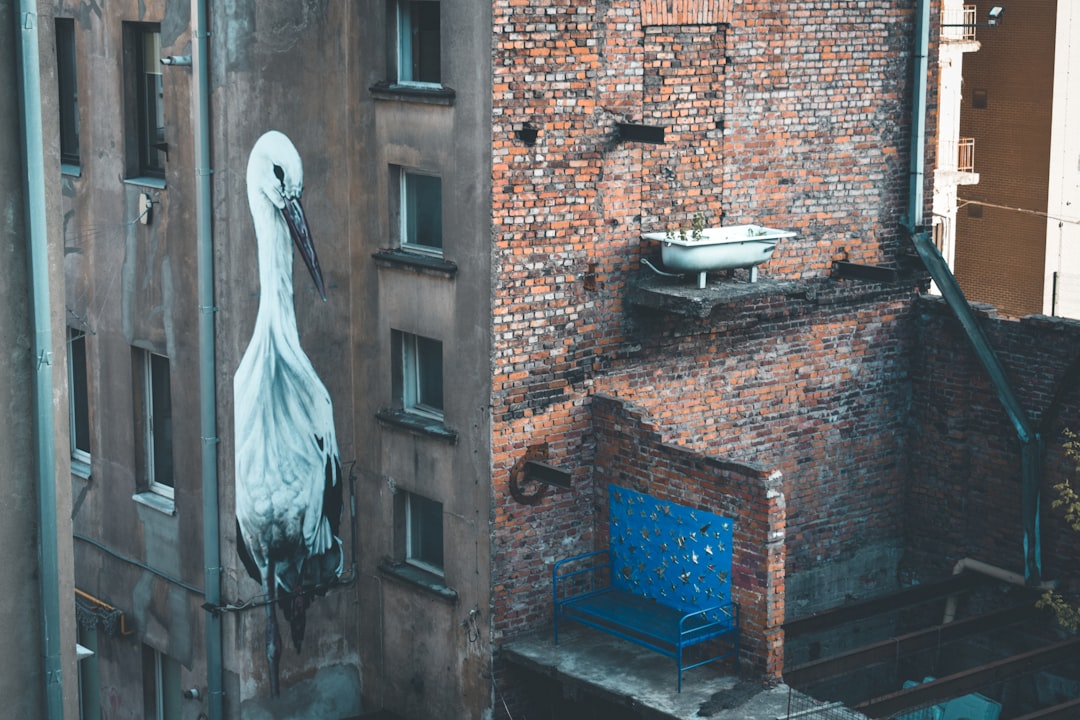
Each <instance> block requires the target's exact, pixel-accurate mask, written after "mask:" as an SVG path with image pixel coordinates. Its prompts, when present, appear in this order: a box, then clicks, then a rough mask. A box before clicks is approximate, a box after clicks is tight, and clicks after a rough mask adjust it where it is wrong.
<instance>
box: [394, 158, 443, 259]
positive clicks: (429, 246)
mask: <svg viewBox="0 0 1080 720" xmlns="http://www.w3.org/2000/svg"><path fill="white" fill-rule="evenodd" d="M398 180H399V182H398V202H399V212H398V238H399V242H400V245H401V248H402V249H403V250H409V251H412V252H420V253H425V254H429V255H438V256H440V257H441V256H442V254H443V242H442V178H440V177H439V176H437V175H431V174H427V173H421V172H416V171H414V170H406V169H405V168H398Z"/></svg>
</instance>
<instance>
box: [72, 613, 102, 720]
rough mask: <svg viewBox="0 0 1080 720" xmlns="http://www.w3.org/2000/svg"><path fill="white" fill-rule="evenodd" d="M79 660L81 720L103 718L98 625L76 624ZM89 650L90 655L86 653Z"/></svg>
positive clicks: (98, 719)
mask: <svg viewBox="0 0 1080 720" xmlns="http://www.w3.org/2000/svg"><path fill="white" fill-rule="evenodd" d="M76 632H77V635H76V637H77V638H78V645H79V646H80V647H76V653H77V659H78V661H79V720H101V691H100V690H99V689H98V661H97V650H98V639H97V628H96V627H83V625H82V623H78V624H77V626H76ZM84 652H89V653H90V654H89V655H86V654H84Z"/></svg>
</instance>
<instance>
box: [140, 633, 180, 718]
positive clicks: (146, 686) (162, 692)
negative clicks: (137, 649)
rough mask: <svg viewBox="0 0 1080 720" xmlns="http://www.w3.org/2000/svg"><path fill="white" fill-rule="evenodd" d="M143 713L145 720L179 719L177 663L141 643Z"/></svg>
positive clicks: (178, 671) (178, 665) (178, 666)
mask: <svg viewBox="0 0 1080 720" xmlns="http://www.w3.org/2000/svg"><path fill="white" fill-rule="evenodd" d="M142 655H143V657H142V666H143V708H144V712H143V717H144V718H146V719H147V720H179V718H180V701H181V699H182V698H183V695H182V693H181V690H180V663H178V662H177V661H176V660H174V659H172V658H170V657H169V656H168V655H164V654H162V653H160V652H158V651H157V650H155V649H154V648H152V647H150V646H148V645H143V647H142Z"/></svg>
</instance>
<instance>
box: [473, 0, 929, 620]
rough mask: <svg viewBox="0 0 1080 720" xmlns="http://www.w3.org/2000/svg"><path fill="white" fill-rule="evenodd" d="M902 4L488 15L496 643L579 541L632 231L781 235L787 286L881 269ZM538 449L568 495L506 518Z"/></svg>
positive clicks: (518, 8)
mask: <svg viewBox="0 0 1080 720" xmlns="http://www.w3.org/2000/svg"><path fill="white" fill-rule="evenodd" d="M909 5H910V4H909V3H907V2H897V1H896V0H878V1H877V2H870V3H854V2H826V1H824V0H822V1H821V2H818V3H790V4H781V5H779V6H778V4H777V3H774V2H764V0H762V1H761V2H744V3H741V4H738V5H736V6H732V7H731V9H730V13H731V14H730V20H731V23H730V25H683V26H651V25H650V26H643V25H642V23H641V14H640V5H639V3H638V2H636V1H632V0H612V2H609V3H595V4H593V3H586V4H582V3H578V2H570V1H569V0H563V1H562V2H553V1H548V2H541V3H537V2H530V3H525V2H518V1H517V0H498V1H497V2H496V3H495V5H494V8H493V10H494V14H493V18H494V31H495V42H494V51H493V62H492V68H493V73H494V76H493V77H494V81H493V82H494V84H493V98H492V100H493V106H492V120H493V125H492V127H493V141H492V148H493V165H492V178H493V233H494V237H493V251H492V252H493V267H494V272H495V274H496V281H495V287H496V296H495V297H494V298H493V317H492V323H493V333H494V337H495V348H494V365H493V368H492V373H493V399H492V408H491V410H492V420H493V446H494V457H493V469H492V470H493V482H494V484H495V496H496V500H495V507H494V508H493V517H494V522H495V534H494V538H493V547H494V553H495V567H494V572H495V578H496V580H495V585H496V587H495V599H494V605H495V607H494V609H493V611H494V612H493V617H494V618H495V623H496V635H497V637H496V639H497V640H498V639H500V638H501V637H502V636H503V633H506V632H517V631H519V630H524V629H527V628H528V627H530V626H531V625H532V624H533V623H534V622H537V621H539V620H541V619H543V618H545V617H546V614H548V613H549V612H550V610H549V608H547V601H546V598H545V597H544V595H543V593H542V591H541V590H539V589H531V588H530V587H528V586H529V585H530V584H531V582H532V580H534V579H535V578H537V577H542V576H543V573H544V570H545V568H546V566H547V563H548V562H549V561H550V558H551V556H552V553H553V552H554V548H556V547H557V548H558V549H560V550H563V551H573V550H577V549H581V548H585V547H587V546H589V545H590V544H591V542H592V530H591V523H590V522H586V521H588V520H590V514H589V500H588V499H587V498H588V496H589V493H590V491H591V488H590V486H589V482H590V472H589V460H590V454H591V444H590V442H591V439H590V437H589V434H588V398H589V395H590V393H591V384H592V382H593V379H594V378H597V377H602V376H603V375H604V374H605V373H607V372H609V371H611V370H612V369H613V368H616V367H618V366H620V365H622V364H625V362H626V360H625V358H626V357H627V354H628V350H629V349H631V348H632V347H633V345H634V343H636V342H637V341H636V340H635V339H633V338H631V337H628V335H627V332H628V323H629V322H630V321H631V314H632V313H630V312H628V309H627V308H626V307H624V301H623V299H624V297H625V295H626V293H627V287H628V283H629V282H630V281H631V280H632V278H633V277H634V276H635V274H636V273H637V272H638V264H639V258H640V255H641V253H642V247H641V241H640V238H639V235H640V232H642V231H651V230H658V229H664V228H665V227H666V226H667V225H668V220H667V218H671V219H672V221H684V220H688V219H689V218H690V217H692V216H693V215H694V214H695V213H698V212H700V213H702V214H704V215H705V217H706V219H707V220H708V221H709V222H710V223H711V224H716V223H717V222H719V221H720V220H721V219H722V221H723V222H724V223H725V224H731V223H734V222H747V221H757V222H762V223H767V224H769V225H776V226H779V227H790V228H793V229H797V230H798V231H799V232H800V236H799V237H798V238H796V239H793V240H791V241H784V242H783V243H782V244H781V246H780V250H779V251H778V255H777V257H775V258H774V259H773V261H772V262H770V263H769V264H767V265H766V266H765V268H764V273H765V274H766V275H773V276H782V277H789V278H821V277H823V276H825V275H826V274H827V273H828V272H829V270H830V268H831V263H832V261H833V260H834V259H836V258H837V257H847V258H848V259H851V260H855V261H862V262H884V261H888V260H891V259H894V256H895V254H896V251H897V247H898V242H899V240H898V237H899V232H900V231H899V230H898V219H899V215H900V213H901V212H902V209H903V201H904V199H905V197H906V187H907V185H906V183H907V165H906V163H907V160H906V156H905V152H906V143H907V135H908V128H907V94H908V85H909V75H910V72H909V67H908V60H909V59H910V50H909V47H910V35H911V24H912V23H911V20H912V18H911V14H912V13H911V9H910V7H909ZM616 121H624V122H633V123H645V124H654V125H661V126H663V127H665V129H666V131H667V140H668V141H667V143H665V144H664V145H642V144H638V143H627V142H618V138H617V135H616V133H615V127H614V124H615V122H616ZM525 123H529V124H530V125H531V126H533V127H535V128H537V129H538V136H537V140H536V143H535V144H534V145H532V146H526V145H525V144H524V143H523V142H522V141H521V140H519V139H518V138H517V137H516V135H515V132H516V131H518V130H520V129H521V128H522V127H523V125H524V124H525ZM646 251H648V248H646ZM859 322H862V323H866V322H869V317H868V316H867V315H865V314H864V315H863V316H861V319H860V320H859ZM836 329H837V328H833V327H830V326H829V325H828V324H825V325H820V326H816V327H810V328H805V329H804V330H803V331H801V332H802V337H803V338H804V340H803V342H804V343H806V344H807V345H808V346H814V345H820V346H822V347H823V348H828V343H829V339H828V336H827V334H828V333H830V332H833V331H834V330H836ZM755 332H756V333H758V337H759V338H766V337H767V336H768V335H767V333H768V332H771V330H766V329H764V328H758V329H757V330H755ZM815 333H824V334H826V335H825V336H822V337H816V336H815ZM709 342H711V340H710V339H708V338H706V340H705V343H706V345H705V346H703V347H707V346H708V343H709ZM758 343H759V345H758V346H759V347H764V346H766V345H767V344H768V341H767V340H764V339H761V340H759V341H758ZM807 352H809V351H807ZM822 352H828V350H827V349H823V350H822ZM695 354H696V353H695ZM754 362H756V360H755V359H754V358H753V356H752V355H748V356H747V362H744V363H741V364H743V365H747V364H751V365H752V364H753V363H754ZM759 392H761V393H762V394H763V396H764V395H765V394H768V393H773V392H780V391H779V390H778V389H776V388H771V389H770V388H766V387H761V388H759ZM797 400H798V399H797V398H796V397H795V396H792V397H791V398H789V399H787V400H786V401H785V400H784V398H783V397H782V396H776V397H771V398H770V399H769V400H767V401H766V402H768V403H776V402H779V403H780V404H783V403H784V402H786V403H787V404H788V405H791V406H794V405H795V404H796V402H797ZM811 400H812V401H814V402H815V404H816V405H817V404H818V403H820V399H814V398H811ZM759 432H768V431H766V430H759ZM817 435H818V436H820V437H822V438H824V437H825V435H824V434H823V432H821V431H818V433H817ZM833 439H834V440H835V441H836V442H838V443H840V444H841V445H846V446H850V447H851V448H852V449H853V450H856V451H859V452H867V453H870V454H871V455H873V453H874V452H876V451H875V450H873V449H865V448H862V447H860V446H859V443H860V442H861V441H859V440H856V439H852V438H850V437H845V436H844V435H842V434H839V433H838V434H836V435H835V436H834V437H833ZM539 443H547V444H548V461H549V462H551V463H552V464H556V465H560V466H563V467H568V468H571V469H573V470H574V480H575V490H574V491H572V492H568V493H554V494H552V495H549V496H548V497H547V498H544V499H543V500H542V501H541V502H540V503H539V504H537V505H533V506H523V505H521V504H520V503H518V502H517V501H516V500H514V499H513V498H512V497H511V495H510V493H509V491H508V482H509V477H510V473H511V470H512V469H513V467H514V466H515V464H517V463H519V462H520V461H521V459H522V458H523V457H524V454H525V452H526V449H527V448H528V447H530V446H535V445H537V444H539ZM820 444H823V445H824V444H825V443H824V439H822V440H821V441H820ZM814 452H815V453H816V456H817V457H824V456H825V455H826V454H827V453H839V452H840V450H839V449H837V448H833V449H828V450H827V449H826V448H825V447H824V446H822V447H819V448H817V449H815V450H814ZM823 472H824V471H823ZM511 629H512V630H511Z"/></svg>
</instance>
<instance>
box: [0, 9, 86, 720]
mask: <svg viewBox="0 0 1080 720" xmlns="http://www.w3.org/2000/svg"><path fill="white" fill-rule="evenodd" d="M16 5H17V3H0V257H2V258H3V259H2V260H0V308H3V311H2V312H0V343H2V345H3V347H4V348H5V352H4V353H3V354H2V355H0V407H3V408H5V409H6V411H7V414H8V417H9V419H8V421H7V422H6V423H5V432H3V433H0V458H2V459H3V461H2V462H3V471H2V472H0V494H2V496H3V498H4V502H3V503H2V505H0V563H2V564H3V567H4V568H5V571H4V572H5V578H6V579H5V583H4V587H5V591H4V592H3V593H0V634H2V635H3V636H4V637H5V638H7V639H8V641H9V647H7V648H6V649H5V652H4V660H3V661H0V707H3V708H4V714H5V715H6V716H9V717H26V718H38V717H41V718H43V717H46V714H45V713H46V706H45V687H46V678H45V661H44V657H43V655H44V644H43V637H42V631H41V628H42V624H41V621H42V599H41V596H40V584H39V583H40V577H39V575H40V567H39V544H40V541H41V534H40V533H41V532H55V533H56V535H57V554H58V558H57V560H58V569H59V578H58V580H59V597H58V598H57V600H58V602H59V603H60V613H61V622H60V627H59V628H56V629H55V631H56V632H59V635H60V638H59V639H60V651H61V660H60V662H61V666H60V669H61V672H60V678H59V681H60V682H61V683H62V685H63V687H62V690H63V705H64V708H63V711H64V717H65V718H77V717H78V716H79V714H78V713H79V711H78V681H77V666H76V662H75V623H74V612H73V599H74V598H73V583H72V556H71V522H70V514H69V508H70V507H71V493H70V488H69V486H68V484H67V482H66V476H67V473H68V462H67V448H68V445H67V443H68V432H67V422H68V420H67V417H68V416H67V394H66V388H67V373H66V370H65V358H66V350H65V347H66V344H65V339H64V338H65V333H64V331H63V303H62V297H63V295H62V293H63V277H62V275H61V274H60V262H59V260H60V245H59V234H58V232H57V229H58V226H59V224H58V223H56V222H55V219H56V217H57V208H58V202H59V194H58V192H57V186H56V184H55V182H50V186H49V189H48V190H47V191H46V196H45V198H44V201H45V204H46V211H47V214H48V219H47V230H46V238H47V240H46V241H47V242H48V244H49V249H48V255H49V260H48V262H49V267H48V271H47V274H48V276H49V283H50V294H51V298H52V305H51V312H50V315H51V322H52V357H53V365H52V368H53V372H52V383H53V399H54V402H53V413H54V425H53V427H49V428H44V429H43V431H44V432H46V433H48V434H50V435H52V437H53V440H54V442H55V443H56V449H57V457H56V477H57V478H62V479H63V481H60V482H57V492H56V495H57V498H56V500H57V505H56V515H57V524H56V527H55V528H44V529H42V528H40V523H39V520H38V518H39V505H38V498H39V492H38V488H37V474H36V467H35V466H36V453H35V441H34V437H35V421H34V412H35V411H34V388H35V385H34V380H35V375H36V372H35V368H36V367H37V364H36V359H35V357H34V325H33V319H32V315H31V313H32V306H31V302H30V294H29V293H30V292H31V283H30V272H29V247H30V246H29V227H28V224H27V218H26V214H25V208H26V174H25V171H24V167H25V166H24V158H23V148H24V147H25V145H26V143H25V142H24V140H23V136H22V131H21V129H20V107H21V104H20V100H19V90H18V88H19V75H18V71H19V68H20V62H19V61H18V52H19V44H18V43H17V41H16V38H17V33H16V28H18V27H20V26H21V25H22V24H23V21H20V22H19V23H17V22H16V21H15V14H16V12H17V8H16ZM28 22H32V23H33V22H36V23H37V27H38V29H39V32H38V42H39V43H40V44H41V50H42V56H43V57H45V58H49V57H54V56H55V55H54V50H53V44H52V24H51V17H49V16H37V17H32V18H30V19H29V20H28ZM40 72H41V76H42V77H41V84H42V96H41V98H40V102H41V112H42V115H43V117H42V120H43V123H44V126H45V127H44V132H45V143H46V153H47V158H46V162H47V164H48V165H49V166H48V167H47V172H48V173H49V175H48V180H49V181H55V179H56V177H57V176H58V174H59V154H58V153H59V148H58V145H57V143H56V141H55V137H56V130H57V129H56V119H55V118H56V112H57V110H56V97H57V96H56V84H55V63H42V66H41V68H40ZM54 160H55V167H54V166H53V165H52V161H54Z"/></svg>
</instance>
